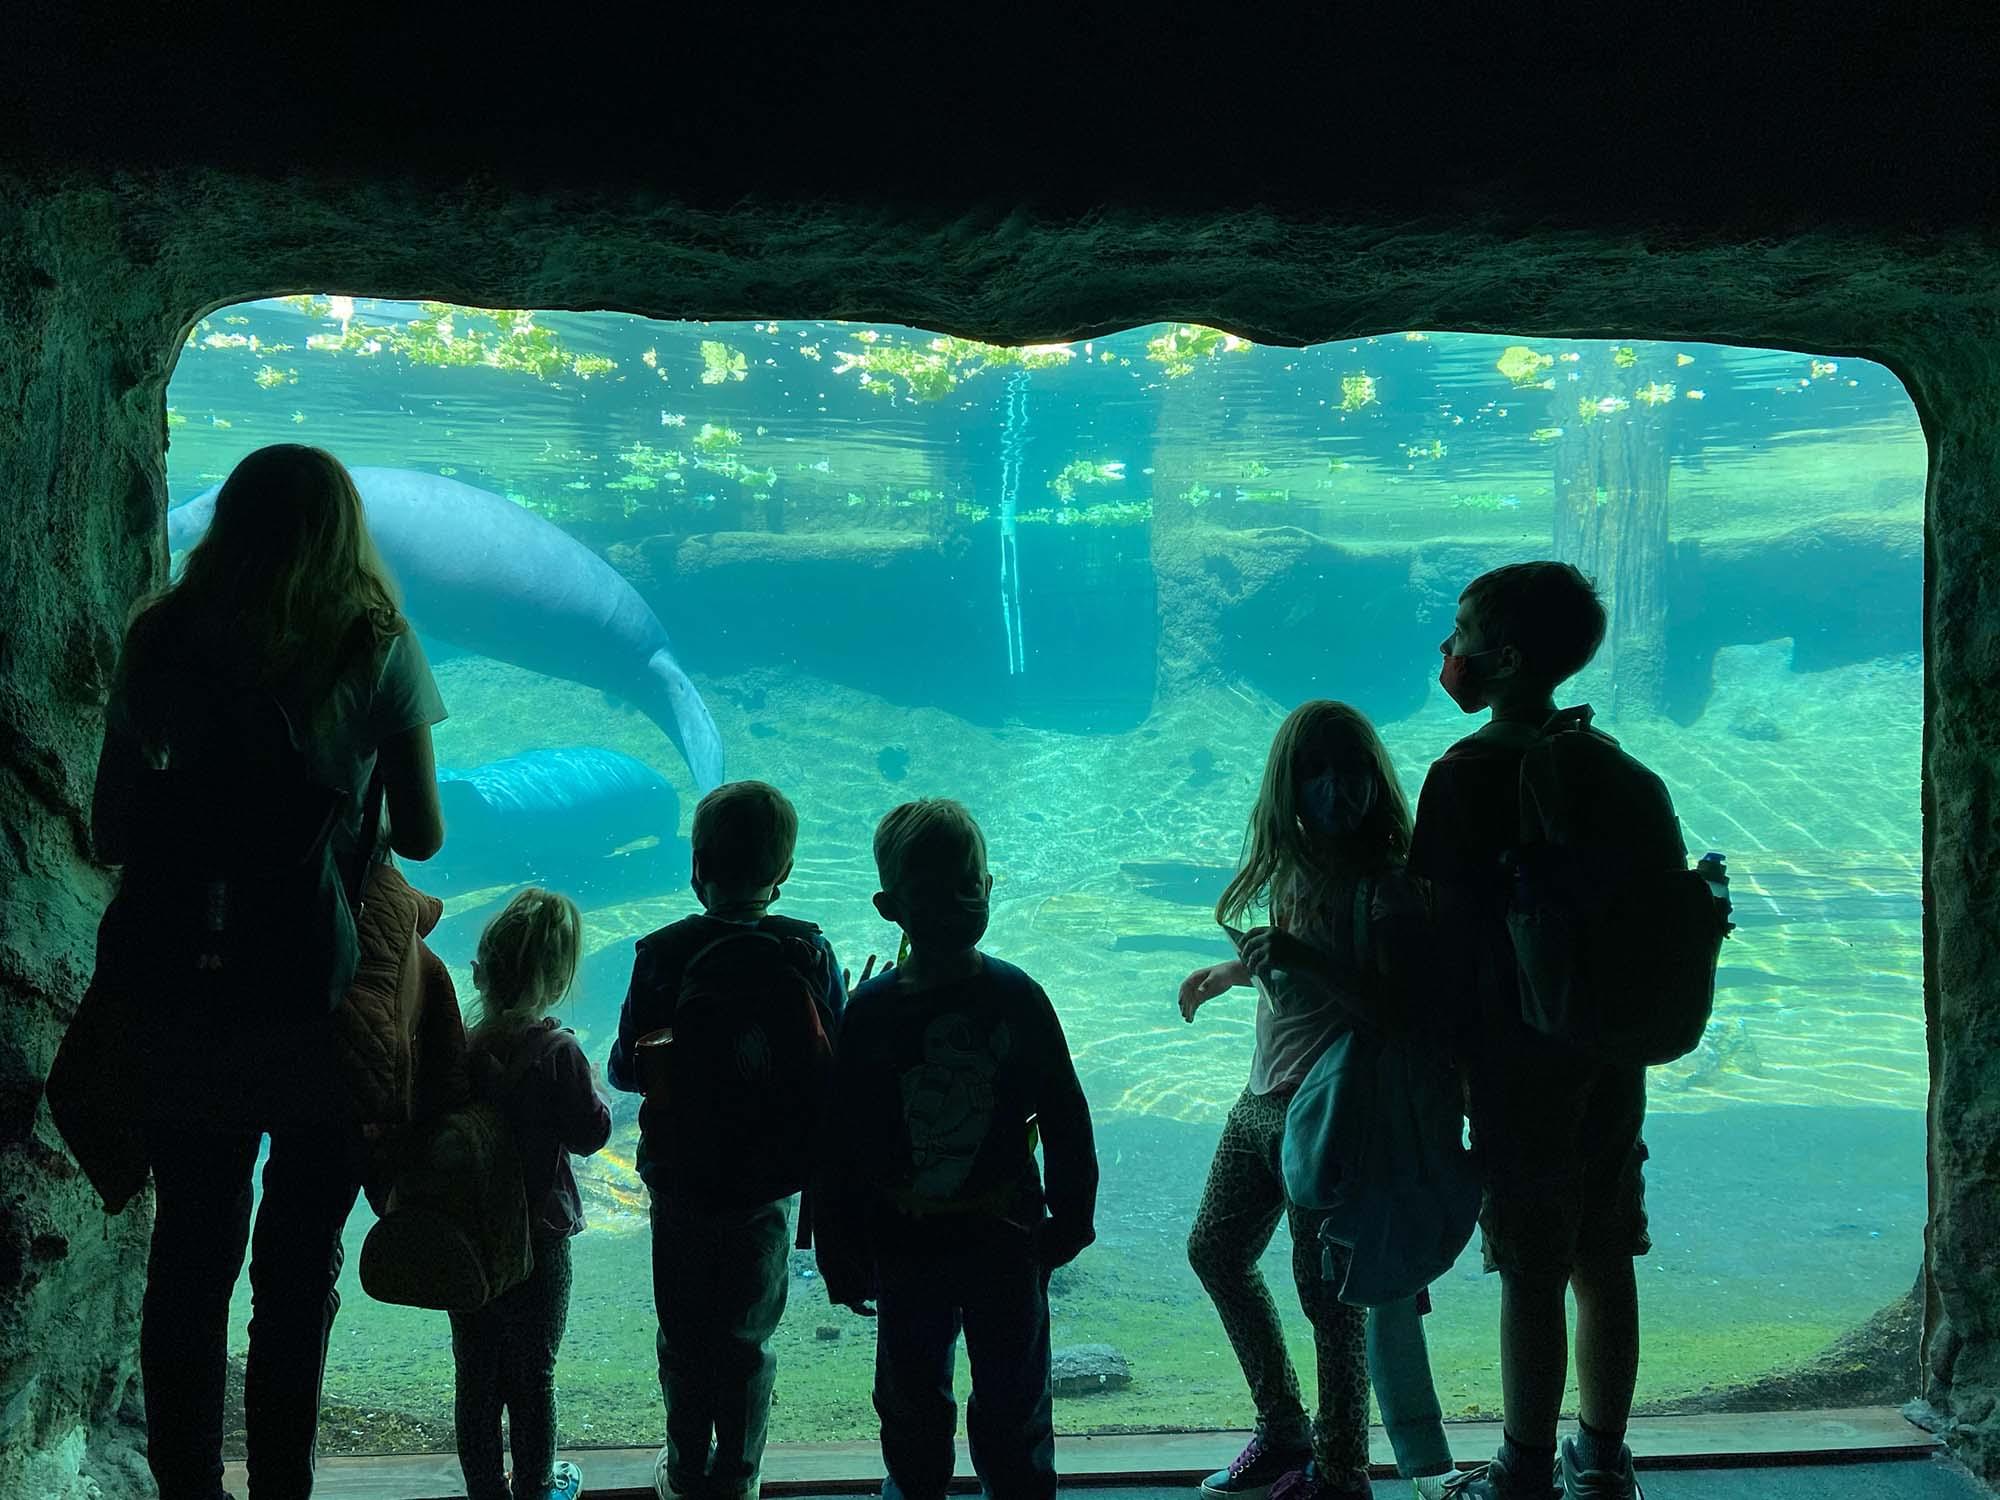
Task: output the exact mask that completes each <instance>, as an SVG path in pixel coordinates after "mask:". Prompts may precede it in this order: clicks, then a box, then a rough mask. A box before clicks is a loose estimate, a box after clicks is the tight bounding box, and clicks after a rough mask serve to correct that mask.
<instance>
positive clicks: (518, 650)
mask: <svg viewBox="0 0 2000 1500" xmlns="http://www.w3.org/2000/svg"><path fill="white" fill-rule="evenodd" d="M349 472H351V473H352V474H353V475H354V483H355V485H356V486H357V487H358V488H359V489H360V491H361V500H362V504H363V506H364V507H365V508H366V510H367V512H368V529H369V530H370V531H371V532H372V533H373V534H374V537H375V543H376V545H377V546H378V547H379V548H380V549H381V552H382V556H383V559H384V560H385V561H386V562H387V563H388V565H389V569H390V571H391V572H393V573H394V574H395V575H396V581H397V583H398V584H400V585H401V587H402V591H403V601H404V605H405V607H406V609H407V610H408V612H409V617H410V621H411V623H412V624H414V625H415V626H416V628H417V630H418V631H419V632H420V633H421V634H423V635H425V636H434V637H436V638H437V639H438V640H441V641H445V642H448V643H450V644H451V645H453V646H457V647H460V648H461V649H463V650H466V651H473V652H477V653H478V654H479V655H481V656H490V657H492V658H493V659H494V660H496V661H504V662H507V663H509V664H511V665H513V666H517V667H526V668H528V669H529V670H530V671H534V672H541V673H543V674H545V675H547V676H550V677H560V678H564V679H566V680H568V681H570V682H580V683H583V684H585V685H586V686H588V687H594V688H597V689H599V690H601V691H603V692H605V693H609V694H611V695H613V696H615V697H618V698H622V699H624V700H625V701H627V702H629V703H631V704H632V705H633V706H635V707H636V708H638V709H639V710H640V711H641V712H643V713H644V714H645V715H646V717H647V718H649V719H651V720H652V721H653V722H654V723H655V724H657V725H659V726H660V728H661V729H663V730H665V731H666V733H667V736H668V737H669V738H670V739H672V740H673V742H674V744H675V745H676V746H677V747H678V748H679V750H680V752H681V755H682V757H683V758H684V759H685V760H686V761H687V764H688V769H689V770H690V771H691V772H693V773H694V779H695V784H696V785H697V786H699V787H700V788H701V789H702V790H704V791H706V790H708V789H709V788H711V787H714V786H716V785H717V784H718V783H720V782H721V780H722V737H721V736H720V735H719V734H717V733H716V728H715V721H714V720H713V719H712V718H710V717H709V713H708V707H707V705H705V704H704V703H703V702H702V701H701V695H700V694H699V693H698V692H696V691H695V687H694V684H693V683H692V682H690V681H688V677H687V674H686V673H685V672H683V671H682V670H681V668H680V665H679V664H678V663H677V662H676V661H675V660H674V657H673V653H672V652H671V651H670V650H669V649H668V645H667V632H666V627H665V626H663V625H661V624H660V622H659V619H658V617H657V616H655V615H654V613H653V611H652V609H651V608H650V607H649V606H648V605H647V603H646V601H645V600H643V599H641V598H640V597H639V595H638V593H637V592H636V591H634V589H633V588H632V586H631V585H630V584H629V583H627V582H626V581H625V580H624V578H622V577H621V576H620V575H619V573H618V571H617V570H616V569H615V568H613V567H612V566H611V564H609V563H608V562H606V561H605V560H604V559H603V558H601V557H599V556H598V555H597V554H596V553H595V552H592V551H591V550H590V549H589V548H588V547H586V546H584V545H583V544H582V543H581V542H579V541H577V540H576V538H574V537H572V536H571V535H570V534H569V533H568V532H566V531H564V530H563V529H562V528H561V527H560V526H556V525H554V524H553V523H551V522H549V521H545V520H543V519H542V518H541V517H540V516H538V515H535V514H534V513H533V512H532V511H529V510H527V509H524V508H523V507H521V506H519V505H516V504H514V503H513V502H512V501H511V500H507V499H505V498H503V497H502V496H499V495H495V494H492V493H490V492H489V491H486V490H481V489H475V488H474V487H473V486H471V485H469V484H460V483H459V482H458V481H457V480H455V479H446V478H444V477H443V476H441V475H438V474H424V473H419V472H417V471H416V470H412V469H375V468H360V469H353V470H350V471H349ZM219 489H220V486H217V487H216V488H215V489H210V490H206V491H204V492H203V493H201V494H200V495H197V496H196V497H195V498H194V499H192V500H190V501H188V502H187V504H185V505H180V506H176V507H174V508H173V509H172V510H170V511H168V512H167V544H168V546H169V547H170V548H171V549H172V550H174V551H180V550H181V549H182V548H184V547H188V546H191V545H193V544H194V542H195V541H196V540H198V539H199V538H200V536H201V534H202V532H203V531H205V530H206V529H207V527H208V522H209V518H210V517H211V516H212V515H214V513H215V496H216V493H217V491H218V490H219Z"/></svg>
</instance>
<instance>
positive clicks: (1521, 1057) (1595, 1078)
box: [1468, 1027, 1653, 1276]
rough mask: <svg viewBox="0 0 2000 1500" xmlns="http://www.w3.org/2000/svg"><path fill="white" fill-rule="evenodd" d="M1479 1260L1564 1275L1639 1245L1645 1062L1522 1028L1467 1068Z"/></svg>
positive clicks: (1644, 1239) (1639, 1250)
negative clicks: (1476, 1164) (1480, 1185)
mask: <svg viewBox="0 0 2000 1500" xmlns="http://www.w3.org/2000/svg"><path fill="white" fill-rule="evenodd" d="M1470 1084H1471V1086H1470V1089H1469V1101H1468V1102H1469V1105H1470V1113H1471V1119H1472V1143H1473V1145H1474V1147H1475V1148H1477V1149H1478V1151H1479V1152H1480V1155H1481V1157H1482V1163H1483V1171H1484V1174H1485V1179H1486V1190H1485V1194H1484V1198H1483V1201H1482V1202H1481V1204H1480V1208H1479V1228H1480V1232H1481V1233H1480V1238H1481V1245H1482V1249H1483V1251H1484V1254H1485V1260H1486V1269H1487V1270H1489V1271H1514V1272H1519V1273H1522V1274H1526V1275H1538V1274H1546V1275H1563V1276H1566V1275H1568V1274H1569V1272H1571V1271H1572V1270H1574V1269H1575V1268H1576V1267H1577V1266H1578V1265H1579V1264H1586V1265H1587V1264H1592V1263H1594V1262H1599V1261H1604V1260H1609V1259H1615V1258H1618V1257H1621V1256H1623V1257H1629V1256H1638V1255H1644V1254H1645V1253H1646V1252H1647V1251H1648V1250H1650V1249H1652V1248H1653V1241H1652V1238H1651V1236H1650V1235H1649V1234H1648V1233H1647V1227H1646V1178H1645V1161H1646V1143H1645V1141H1644V1139H1643V1138H1642V1137H1641V1134H1640V1132H1641V1130H1642V1129H1643V1128H1644V1126H1645V1122H1646V1070H1645V1069H1644V1068H1640V1067H1626V1066H1619V1065H1614V1064H1608V1063H1598V1062H1593V1061H1591V1060H1590V1059H1588V1058H1586V1057H1583V1056H1580V1055H1579V1054H1577V1053H1575V1052H1573V1051H1571V1050H1570V1049H1568V1048H1565V1047H1562V1046H1560V1045H1559V1044H1557V1043H1554V1042H1551V1041H1549V1040H1547V1039H1546V1038H1544V1037H1542V1036H1540V1035H1539V1034H1538V1033H1535V1032H1531V1031H1528V1030H1527V1029H1526V1028H1525V1027H1522V1028H1520V1029H1518V1030H1517V1031H1515V1032H1514V1033H1513V1034H1512V1035H1510V1036H1508V1037H1506V1038H1505V1039H1504V1040H1502V1041H1497V1042H1495V1043H1494V1044H1492V1045H1489V1047H1488V1048H1487V1049H1486V1055H1485V1056H1484V1057H1483V1058H1482V1059H1481V1060H1480V1062H1479V1063H1478V1064H1476V1065H1475V1066H1474V1068H1473V1069H1472V1077H1471V1080H1470Z"/></svg>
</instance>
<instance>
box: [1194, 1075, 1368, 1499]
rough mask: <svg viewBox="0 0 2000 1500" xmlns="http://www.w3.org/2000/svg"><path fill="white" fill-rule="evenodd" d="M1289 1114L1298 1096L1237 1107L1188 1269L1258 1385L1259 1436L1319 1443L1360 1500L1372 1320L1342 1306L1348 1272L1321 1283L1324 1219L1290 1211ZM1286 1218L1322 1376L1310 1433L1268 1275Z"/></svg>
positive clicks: (1323, 1457) (1336, 1484) (1319, 1453)
mask: <svg viewBox="0 0 2000 1500" xmlns="http://www.w3.org/2000/svg"><path fill="white" fill-rule="evenodd" d="M1290 1103H1291V1095H1290V1093H1289V1092H1287V1093H1280V1094H1252V1093H1250V1092H1249V1091H1248V1090H1245V1091H1244V1093H1243V1095H1242V1097H1241V1098H1239V1099H1238V1100H1237V1101H1236V1103H1235V1104H1234V1105H1233V1106H1232V1107H1231V1109H1230V1111H1229V1118H1228V1119H1227V1120H1225V1121H1224V1122H1223V1126H1222V1139H1221V1140H1220V1141H1219V1142H1217V1143H1216V1147H1215V1160H1214V1161H1213V1162H1212V1163H1211V1164H1210V1166H1209V1169H1208V1185H1207V1187H1205V1188H1204V1189H1203V1190H1202V1195H1201V1207H1199V1208H1198V1209H1196V1210H1195V1216H1194V1228H1193V1230H1192V1231H1190V1232H1189V1234H1188V1262H1189V1264H1191V1265H1192V1266H1193V1267H1194V1271H1195V1275H1197V1276H1199V1277H1200V1278H1201V1284H1202V1286H1203V1287H1205V1288H1206V1289H1207V1291H1208V1295H1209V1298H1210V1299H1211V1300H1212V1301H1213V1302H1214V1303H1215V1310H1216V1312H1217V1314H1218V1315H1219V1316H1220V1317H1221V1319H1222V1327H1223V1331H1224V1332H1225V1333H1227V1334H1228V1335H1229V1343H1230V1347H1231V1348H1233V1349H1234V1350H1235V1351H1236V1359H1237V1362H1238V1363H1239V1364H1241V1365H1242V1366H1243V1377H1244V1379H1246V1380H1247V1381H1249V1383H1250V1397H1251V1400H1252V1401H1254V1402H1255V1403H1256V1407H1257V1430H1258V1431H1259V1432H1261V1433H1262V1434H1263V1435H1264V1438H1265V1440H1266V1441H1267V1442H1269V1443H1272V1444H1274V1445H1277V1446H1288V1447H1303V1446H1305V1444H1306V1442H1307V1440H1308V1437H1309V1438H1310V1441H1311V1446H1312V1450H1313V1456H1314V1458H1315V1459H1316V1460H1317V1462H1318V1464H1319V1467H1320V1472H1321V1474H1322V1475H1323V1476H1324V1477H1325V1479H1326V1481H1327V1482H1328V1483H1329V1484H1330V1485H1331V1486H1332V1487H1333V1488H1335V1489H1337V1490H1338V1489H1343V1488H1359V1487H1362V1486H1365V1484H1366V1482H1367V1474H1368V1361H1367V1351H1366V1342H1365V1334H1366V1329H1367V1315H1366V1314H1365V1313H1364V1312H1363V1311H1362V1309H1360V1308H1358V1307H1349V1306H1348V1305H1347V1304H1345V1303H1343V1302H1342V1301H1341V1300H1340V1298H1339V1296H1338V1295H1337V1288H1338V1287H1339V1285H1340V1272H1341V1270H1342V1267H1340V1266H1339V1265H1338V1264H1336V1265H1335V1267H1334V1270H1335V1276H1334V1278H1333V1279H1332V1280H1328V1279H1326V1277H1325V1276H1324V1275H1323V1273H1322V1268H1321V1264H1320V1258H1321V1246H1320V1240H1319V1226H1320V1221H1321V1219H1322V1218H1323V1217H1324V1216H1323V1215H1322V1214H1320V1213H1319V1212H1317V1211H1315V1210H1312V1209H1305V1208H1299V1207H1298V1206H1296V1205H1295V1204H1291V1203H1288V1202H1287V1201H1286V1199H1285V1179H1284V1171H1283V1168H1282V1166H1281V1164H1280V1152H1281V1150H1282V1147H1283V1145H1284V1139H1285V1110H1286V1107H1287V1106H1288V1105H1289V1104H1290ZM1280 1215H1285V1216H1287V1217H1289V1219H1290V1222H1291V1232H1292V1279H1293V1281H1294V1282H1296V1283H1297V1285H1298V1292H1299V1302H1300V1304H1301V1305H1302V1306H1303V1307H1304V1309H1305V1314H1306V1318H1307V1320H1308V1321H1309V1322H1311V1324H1312V1329H1313V1350H1314V1353H1315V1355H1316V1356H1317V1362H1318V1365H1319V1406H1318V1411H1317V1413H1316V1416H1315V1419H1314V1421H1313V1422H1312V1424H1311V1426H1310V1428H1308V1425H1307V1422H1306V1412H1305V1406H1304V1403H1303V1402H1302V1401H1301V1399H1300V1396H1299V1377H1298V1374H1297V1372H1296V1371H1294V1370H1293V1368H1292V1361H1291V1358H1290V1356H1289V1355H1287V1354H1286V1352H1285V1335H1284V1329H1283V1327H1282V1325H1281V1324H1280V1323H1279V1321H1278V1307H1277V1304H1276V1303H1275V1302H1274V1301H1272V1299H1271V1289H1270V1287H1269V1286H1268V1285H1266V1283H1265V1281H1264V1275H1263V1272H1262V1271H1260V1270H1259V1269H1258V1267H1257V1261H1258V1258H1259V1257H1260V1256H1262V1255H1263V1253H1264V1251H1265V1249H1266V1248H1267V1247H1268V1246H1269V1245H1270V1243H1271V1236H1272V1235H1273V1234H1275V1233H1276V1232H1277V1228H1278V1218H1279V1216H1280ZM1334 1253H1335V1254H1336V1255H1344V1254H1345V1252H1344V1251H1340V1250H1336V1251H1335V1252H1334Z"/></svg>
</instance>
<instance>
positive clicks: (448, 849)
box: [410, 745, 680, 890]
mask: <svg viewBox="0 0 2000 1500" xmlns="http://www.w3.org/2000/svg"><path fill="white" fill-rule="evenodd" d="M438 799H439V801H440V802H441V803H442V804H443V807H444V825H445V841H444V847H443V848H442V849H440V850H439V851H438V853H437V856H436V857H435V858H433V859H430V860H427V861H425V862H424V863H422V864H420V865H413V866H412V867H411V870H410V875H411V879H412V880H413V881H414V882H415V883H416V884H417V885H419V886H428V887H429V888H431V889H438V890H444V889H449V888H451V887H453V886H459V887H463V886H467V885H485V884H498V883H500V882H503V881H539V882H541V883H543V884H547V885H551V886H555V887H557V888H559V889H560V888H561V887H563V886H564V885H573V884H577V883H585V884H588V883H591V882H593V881H596V880H601V879H604V878H608V877H610V876H612V875H615V874H621V873H624V871H623V870H622V868H621V864H622V860H623V859H624V858H626V857H627V856H620V855H619V854H618V852H617V851H619V850H622V849H626V848H627V847H628V846H631V845H634V844H642V845H643V844H645V841H647V840H653V841H654V842H653V843H652V844H650V845H647V846H646V848H645V850H644V851H643V852H647V853H650V854H652V856H653V861H657V859H658V858H659V852H660V851H665V850H670V849H672V848H673V847H674V845H675V834H676V830H677V829H678V828H679V826H680V797H679V796H678V795H677V794H676V793H675V791H674V789H673V787H672V785H671V784H670V783H669V782H668V781H667V779H666V778H665V777H664V776H662V775H661V774H660V773H659V772H658V771H655V770H654V769H653V768H652V767H651V766H649V765H647V764H646V763H645V762H644V761H640V760H634V759H633V758H632V757H631V756H629V755H621V754H620V753H619V752H618V751H616V750H605V749H601V748H599V747H597V746H594V745H580V746H573V747H570V748H566V749H559V750H529V751H526V752H524V753H523V754H520V755H511V756H509V757H507V758H506V759H505V760H496V761H492V762H490V763H488V764H486V765H483V766H470V767H466V768H464V769H459V770H453V769H447V768H445V767H440V768H439V769H438ZM638 852H641V851H635V856H636V854H637V853H638ZM649 863H651V862H649Z"/></svg>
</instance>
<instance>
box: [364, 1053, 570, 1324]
mask: <svg viewBox="0 0 2000 1500" xmlns="http://www.w3.org/2000/svg"><path fill="white" fill-rule="evenodd" d="M539 1055H540V1054H539V1051H538V1049H536V1048H534V1047H530V1046H525V1045H524V1046H522V1047H520V1048H518V1049H517V1051H516V1053H515V1055H514V1057H513V1058H512V1060H511V1061H510V1062H509V1064H508V1066H507V1068H506V1070H505V1072H504V1073H503V1074H502V1075H501V1078H500V1080H499V1082H498V1085H497V1086H496V1087H494V1088H492V1089H491V1090H489V1091H485V1092H484V1096H483V1097H481V1098H477V1099H475V1100H474V1101H473V1102H472V1103H470V1104H467V1105H465V1106H463V1107H462V1108H459V1109H455V1110H452V1111H451V1112H450V1113H449V1114H446V1115H444V1116H443V1117H442V1118H440V1119H438V1120H437V1121H435V1122H434V1123H432V1124H431V1125H430V1126H429V1127H428V1128H426V1129H424V1130H423V1131H422V1132H421V1133H420V1134H419V1135H418V1136H417V1137H416V1139H415V1140H414V1141H413V1142H412V1144H411V1146H410V1147H409V1148H408V1153H407V1155H406V1156H405V1157H404V1160H403V1163H402V1165H401V1167H400V1168H399V1169H398V1171H397V1172H396V1176H395V1182H394V1185H393V1186H392V1187H391V1188H390V1191H389V1198H388V1202H387V1203H386V1204H384V1205H383V1208H382V1217H381V1218H380V1219H378V1220H376V1222H375V1224H374V1226H373V1227H372V1228H370V1229H369V1231H368V1237H367V1238H366V1239H365V1240H363V1241H362V1243H361V1267H360V1269H361V1288H362V1290H363V1291H365V1292H367V1293H368V1295H369V1296H371V1297H373V1298H374V1299H375V1300H376V1301H377V1302H390V1303H394V1304H396V1305H398V1306H402V1307H427V1308H432V1309H435V1310H438V1311H442V1312H471V1311H473V1310H474V1309H476V1308H481V1307H484V1306H485V1305H486V1304H487V1303H489V1302H491V1301H492V1300H493V1299H494V1298H496V1297H498V1296H499V1295H500V1294H501V1293H502V1292H506V1291H511V1290H512V1289H513V1288H514V1287H517V1286H519V1285H520V1284H521V1283H522V1282H524V1281H526V1280H527V1279H528V1277H529V1275H530V1274H531V1273H532V1272H533V1271H534V1269H535V1252H534V1240H533V1235H532V1231H531V1230H530V1227H529V1205H528V1194H527V1188H526V1186H525V1183H524V1178H523V1174H522V1170H521V1152H520V1148H519V1146H518V1145H517V1144H516V1142H515V1139H514V1130H513V1127H512V1125H510V1124H509V1123H508V1120H507V1113H506V1109H505V1101H506V1099H507V1096H508V1095H509V1094H510V1093H512V1091H513V1089H514V1087H515V1086H516V1085H517V1084H518V1083H519V1082H520V1081H521V1079H522V1077H523V1076H524V1075H525V1074H526V1072H527V1070H528V1069H529V1068H530V1067H532V1066H533V1065H534V1063H535V1061H536V1060H537V1058H538V1057H539Z"/></svg>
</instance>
